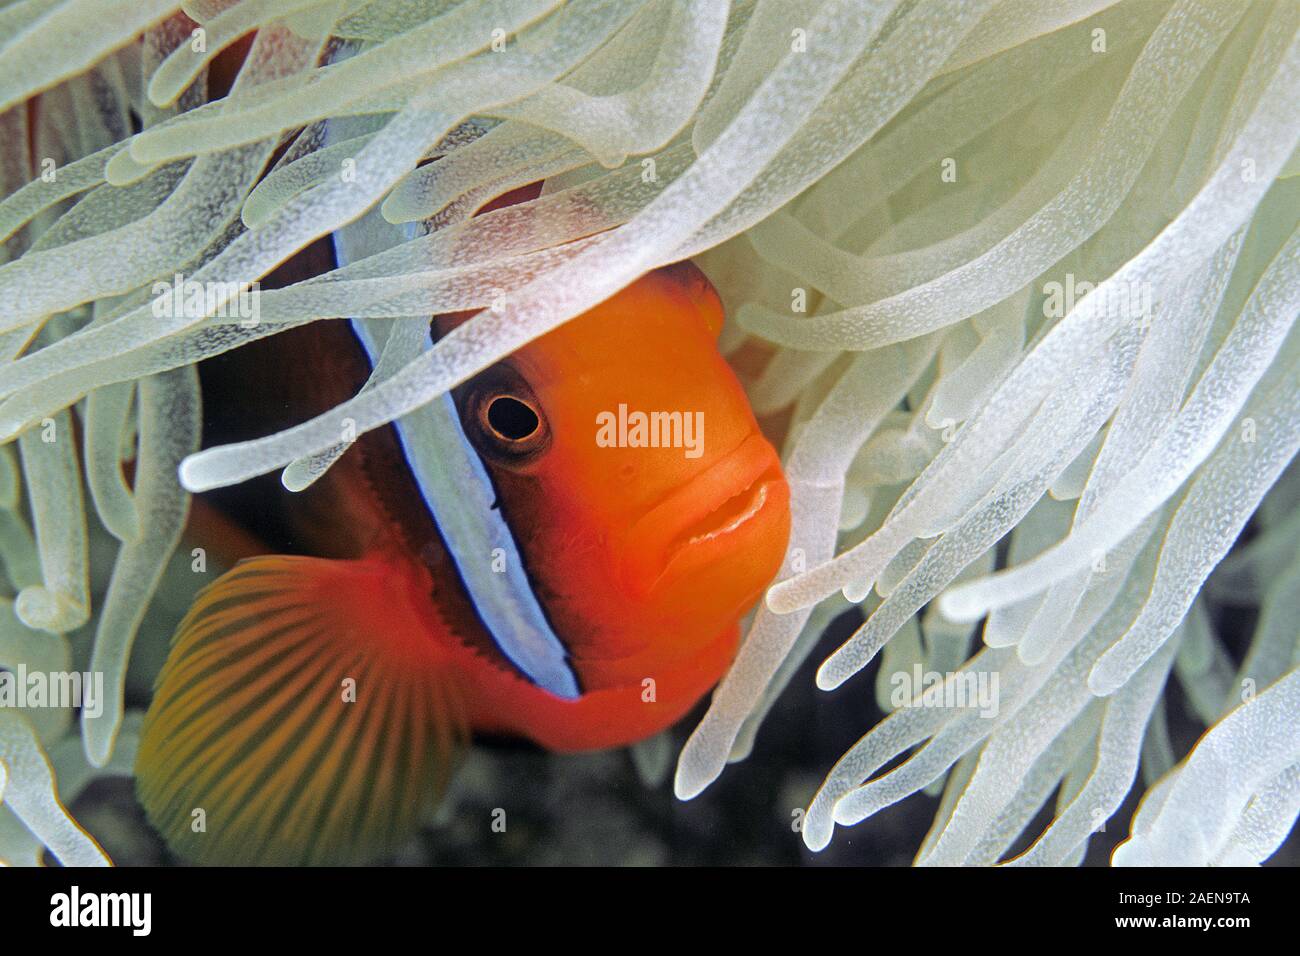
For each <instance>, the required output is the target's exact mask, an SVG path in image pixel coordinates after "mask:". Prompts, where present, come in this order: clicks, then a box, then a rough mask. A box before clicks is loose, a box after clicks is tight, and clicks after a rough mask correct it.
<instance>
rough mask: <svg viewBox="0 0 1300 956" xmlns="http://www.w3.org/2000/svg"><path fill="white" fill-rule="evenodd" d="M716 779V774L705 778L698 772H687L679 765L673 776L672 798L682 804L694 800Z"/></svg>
mask: <svg viewBox="0 0 1300 956" xmlns="http://www.w3.org/2000/svg"><path fill="white" fill-rule="evenodd" d="M716 779H717V774H714V775H713V776H712V777H706V776H705V775H703V774H700V773H698V772H691V771H687V770H686V768H684V767H683V766H682V765H681V764H680V763H679V764H678V765H677V773H676V774H674V775H673V796H675V797H676V798H677V799H678V800H681V801H683V802H685V801H687V800H694V799H695V798H696V797H698V796H699V795H700V794H701V793H703V792H704V791H705V790H706V789H708V786H709V784H711V783H713V781H714V780H716Z"/></svg>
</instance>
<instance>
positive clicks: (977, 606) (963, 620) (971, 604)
mask: <svg viewBox="0 0 1300 956" xmlns="http://www.w3.org/2000/svg"><path fill="white" fill-rule="evenodd" d="M988 612H989V607H988V605H987V604H986V602H984V601H981V600H979V599H978V598H977V597H976V596H975V595H973V594H972V593H971V592H970V591H968V590H966V589H965V588H953V589H952V590H951V591H948V592H946V593H944V594H941V595H940V596H939V613H940V614H941V615H942V616H943V619H944V620H945V621H950V622H952V623H953V624H974V623H975V622H976V621H978V620H979V619H980V618H982V617H983V616H984V615H985V614H987V613H988Z"/></svg>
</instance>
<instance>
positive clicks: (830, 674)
mask: <svg viewBox="0 0 1300 956" xmlns="http://www.w3.org/2000/svg"><path fill="white" fill-rule="evenodd" d="M843 683H844V677H843V676H842V675H840V674H839V673H838V672H837V671H835V670H832V669H831V661H826V662H825V663H824V664H822V666H821V667H819V668H817V689H818V690H835V689H836V688H838V687H839V686H840V685H841V684H843Z"/></svg>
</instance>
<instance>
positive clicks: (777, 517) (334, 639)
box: [137, 263, 790, 863]
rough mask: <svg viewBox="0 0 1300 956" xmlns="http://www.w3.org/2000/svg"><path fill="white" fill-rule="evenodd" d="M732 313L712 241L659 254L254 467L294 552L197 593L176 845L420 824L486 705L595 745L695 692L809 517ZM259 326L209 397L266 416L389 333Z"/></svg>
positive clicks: (503, 726)
mask: <svg viewBox="0 0 1300 956" xmlns="http://www.w3.org/2000/svg"><path fill="white" fill-rule="evenodd" d="M463 318H464V317H454V316H453V317H441V318H439V319H437V320H435V321H434V323H433V325H432V328H431V335H434V336H436V335H438V334H442V333H445V332H446V331H447V330H448V329H450V328H451V327H453V326H454V325H455V324H456V323H457V322H458V321H463ZM721 322H722V307H721V304H720V302H719V300H718V298H717V295H716V293H715V292H714V291H713V289H712V287H711V286H710V285H709V283H708V280H707V279H706V278H705V277H704V276H703V274H702V273H700V272H699V270H698V269H696V268H695V267H694V266H693V265H691V264H689V263H680V264H677V265H674V266H670V267H665V268H662V269H658V270H655V271H654V272H652V273H649V274H648V275H646V276H644V277H642V278H641V279H639V280H637V281H636V282H634V283H633V284H632V285H630V286H629V287H627V288H626V289H624V290H623V291H621V292H619V293H618V294H617V295H615V296H613V297H611V298H610V299H608V300H607V301H605V302H604V303H601V304H600V305H598V306H597V307H595V308H594V309H592V310H591V311H589V312H587V313H585V314H584V315H581V316H579V317H577V318H575V319H573V320H571V321H570V322H568V323H566V324H565V325H563V326H561V327H560V328H558V329H556V330H554V331H552V332H550V333H548V334H547V335H545V336H543V337H541V338H539V339H538V340H536V341H534V342H532V343H530V344H529V345H527V346H525V347H523V348H522V349H520V350H518V351H517V352H515V353H514V354H512V355H511V356H509V357H508V358H507V359H505V360H504V361H502V362H500V363H498V364H497V365H494V366H492V367H491V368H489V369H487V370H485V371H484V372H482V373H480V374H479V375H477V376H475V377H474V378H472V379H471V380H469V381H468V382H466V383H465V384H464V385H463V386H461V387H460V388H458V389H456V390H455V393H454V395H452V396H450V397H449V399H448V402H447V404H446V405H445V406H439V405H437V404H436V403H435V405H433V406H430V407H429V408H427V409H421V410H420V411H417V412H416V413H413V414H412V415H411V416H407V417H406V418H404V419H403V420H402V421H401V422H399V423H396V424H395V425H391V426H385V427H383V428H380V429H376V430H374V431H371V432H368V433H366V434H364V435H362V436H360V437H359V438H358V439H357V440H356V442H355V444H354V445H353V446H352V447H350V448H349V449H348V451H347V452H345V453H344V455H343V456H342V457H341V458H340V459H339V461H337V462H336V463H335V464H334V466H333V467H332V468H331V469H330V470H329V471H327V472H326V473H325V475H324V476H323V477H322V478H321V479H320V480H319V481H318V482H317V483H316V484H314V485H313V486H311V487H310V488H309V489H307V490H306V491H304V492H301V493H296V494H290V493H289V492H286V491H284V490H283V489H275V490H274V491H271V492H269V497H268V496H267V495H268V489H267V487H266V486H265V485H263V486H261V487H260V490H261V492H262V493H263V495H264V497H263V498H261V499H259V500H258V501H257V502H256V504H253V505H252V507H254V508H256V509H258V513H259V515H260V516H261V517H264V518H266V519H267V523H268V525H269V526H270V527H271V528H272V530H273V532H274V533H273V534H271V535H270V537H271V538H272V540H274V541H275V542H276V543H277V544H280V545H282V546H285V549H286V550H289V551H294V552H297V553H290V554H269V555H262V556H257V557H253V558H250V559H248V560H244V561H242V562H240V563H239V564H237V565H236V566H235V567H234V568H233V569H232V570H231V571H229V572H228V573H227V574H225V575H223V576H222V577H221V578H220V579H219V580H217V581H216V582H215V583H214V584H212V585H210V586H209V587H208V588H206V589H205V590H204V591H203V592H201V593H200V595H199V597H198V598H197V599H196V601H195V604H194V606H193V608H192V609H191V611H190V613H189V614H188V615H187V616H186V618H185V620H184V621H183V622H182V623H181V625H180V626H179V628H178V630H177V634H176V636H175V638H174V640H173V647H172V651H171V654H170V656H169V659H168V662H167V664H166V666H165V667H164V669H163V671H162V673H161V674H160V676H159V679H158V682H157V687H156V692H155V697H154V701H153V703H152V705H151V707H150V709H149V711H148V714H147V715H146V720H145V725H144V729H143V736H142V743H141V750H140V755H139V759H138V763H137V779H138V790H139V794H140V797H141V801H142V803H143V805H144V806H145V809H146V811H147V813H148V815H149V817H150V819H151V820H152V821H153V822H154V824H155V825H156V826H157V827H158V829H159V830H160V831H161V832H162V833H163V834H164V836H165V837H166V838H167V839H168V841H169V843H170V844H171V845H172V846H173V848H174V849H176V851H177V852H178V853H179V854H180V855H182V856H184V857H187V858H190V859H193V860H196V861H199V862H209V863H249V862H254V863H339V862H358V861H362V860H365V859H370V858H373V857H375V856H376V855H379V854H382V853H384V852H387V851H391V850H393V849H395V848H397V847H398V846H400V845H401V843H402V842H404V841H405V840H406V839H408V838H409V836H410V834H411V832H412V831H413V830H414V829H415V827H416V826H417V825H418V823H419V822H420V820H421V818H422V816H423V815H424V814H426V813H427V811H428V809H429V807H430V805H431V803H432V802H434V801H435V800H436V798H437V796H438V794H439V793H440V792H441V791H442V790H443V788H444V787H445V785H446V783H447V780H448V779H449V777H450V774H451V773H452V772H453V769H454V766H455V763H456V760H457V756H458V754H459V753H461V752H462V751H463V749H464V747H465V746H466V744H467V742H468V741H469V739H470V738H471V736H472V735H476V734H490V735H505V736H511V737H519V738H523V739H527V740H530V741H533V742H535V743H537V744H539V745H541V746H543V747H545V748H548V749H551V750H554V751H560V752H569V751H580V750H590V749H598V748H605V747H612V746H618V745H624V744H628V743H631V742H634V741H637V740H640V739H643V738H645V737H648V736H650V735H652V734H654V733H656V732H658V731H660V730H663V729H664V728H666V727H668V726H670V725H672V724H673V723H674V722H676V721H677V720H678V719H680V718H681V717H682V716H683V715H684V714H685V713H686V712H687V711H688V710H689V709H690V708H691V707H692V706H694V705H695V703H697V702H698V701H699V700H700V698H701V697H702V696H703V695H704V694H706V693H707V692H708V690H709V689H710V688H711V687H712V686H713V685H714V684H715V683H716V682H717V680H718V679H719V678H720V676H721V675H722V673H723V672H724V671H725V669H726V667H727V666H728V664H729V663H730V661H731V659H732V657H733V655H734V653H735V649H736V643H737V640H738V624H737V622H738V620H739V618H740V616H741V615H742V614H743V613H744V612H745V610H746V609H747V608H748V607H750V606H752V604H753V603H754V602H755V601H756V600H757V598H758V596H759V595H760V593H761V591H762V589H763V588H764V587H765V586H766V585H767V583H769V582H770V580H771V579H772V578H773V576H774V575H775V573H776V571H777V570H778V567H779V565H780V562H781V559H782V556H783V554H784V551H785V546H786V538H787V536H788V532H789V520H790V518H789V499H788V489H787V487H786V484H785V481H784V478H783V476H782V474H781V470H780V465H779V461H778V459H777V456H776V454H775V452H774V450H773V449H772V447H771V445H770V444H769V443H768V442H767V440H766V439H765V438H764V437H763V436H762V434H761V433H760V431H759V429H758V426H757V424H756V422H755V420H754V416H753V414H752V412H751V410H750V408H749V405H748V402H747V400H746V398H745V395H744V393H743V391H742V389H741V387H740V385H739V383H738V382H737V380H736V379H735V376H734V374H733V373H732V371H731V369H730V368H729V366H728V365H727V363H726V362H725V360H724V359H723V358H722V356H721V355H720V354H719V353H718V351H717V348H716V336H717V334H718V332H719V330H720V327H721ZM260 346H265V348H264V350H263V351H262V352H261V353H260V354H259V353H258V352H256V351H255V350H256V349H257V348H258V347H260ZM239 353H246V354H245V355H242V356H241V355H240V354H239ZM239 353H235V356H234V357H232V359H231V360H230V363H229V364H230V367H229V368H227V372H228V373H229V372H231V371H232V369H235V368H237V369H238V372H237V373H235V374H233V375H231V374H227V376H226V378H227V379H230V380H232V381H233V382H234V385H233V386H231V385H229V383H228V384H227V391H228V394H225V395H217V396H216V399H217V400H216V402H212V403H211V405H212V407H220V408H222V409H231V408H234V409H237V411H235V412H233V413H232V417H234V418H238V417H239V414H240V411H239V410H242V413H243V414H244V416H245V418H246V421H245V423H244V424H245V427H247V428H248V429H249V430H250V431H251V432H253V433H256V432H257V431H259V430H261V431H264V430H266V429H267V427H268V424H270V425H271V426H275V425H279V424H281V423H284V424H287V423H289V422H291V421H293V420H301V418H302V417H305V416H307V415H310V414H316V413H318V412H320V411H323V410H325V409H327V408H330V407H333V405H335V404H337V403H338V402H339V401H341V400H344V399H346V398H348V397H350V396H351V395H352V394H355V392H356V390H357V389H358V388H360V386H361V384H362V383H363V382H364V380H365V378H366V376H367V375H368V374H369V372H370V369H371V365H372V363H373V361H374V360H375V357H376V355H377V354H378V353H377V343H376V342H374V341H367V336H366V334H365V332H364V330H363V329H362V328H361V327H360V326H353V324H351V323H347V322H330V323H314V324H313V325H311V326H307V327H304V328H301V329H296V330H292V331H290V332H285V333H282V334H280V335H277V336H275V337H273V338H271V339H268V340H266V341H265V343H258V346H254V347H250V348H247V349H241V350H239ZM218 377H219V376H218ZM208 378H209V377H208V376H205V392H207V391H208V384H209V382H208ZM259 382H260V383H261V386H259ZM232 387H233V389H234V391H233V392H230V391H229V389H230V388H232ZM216 391H218V392H219V391H220V389H219V388H218V389H216ZM255 396H260V399H259V398H255ZM420 415H425V416H426V417H425V418H423V419H422V418H419V417H418V416H420ZM438 416H442V419H441V420H440V421H441V425H440V426H439V427H440V428H441V429H442V431H441V432H440V433H439V434H441V435H442V439H443V440H448V441H449V439H447V435H448V434H449V433H451V434H458V435H459V439H460V441H461V443H462V446H463V447H462V448H460V449H459V450H458V449H457V448H456V447H455V446H454V445H453V444H444V445H443V446H441V452H442V454H440V455H439V456H438V458H437V460H436V461H434V462H433V463H432V464H431V463H430V462H428V461H420V460H417V459H418V458H419V454H418V451H417V448H416V444H417V443H415V442H413V441H412V440H411V439H410V434H411V432H408V431H407V430H408V429H410V430H412V432H413V431H419V429H420V428H426V429H427V428H429V427H431V424H430V423H431V422H434V420H435V419H437V417H438ZM449 423H452V424H454V426H455V427H454V428H450V426H449ZM435 424H436V422H435ZM212 437H214V436H213V435H212V434H211V433H210V434H209V440H211V438H212ZM217 437H219V438H221V439H223V440H224V439H228V438H231V437H233V436H232V434H230V433H226V434H219V435H218V436H217ZM420 447H426V446H420ZM453 460H454V461H456V462H459V463H460V465H459V466H461V470H460V471H456V470H455V468H452V467H451V466H449V465H447V462H448V461H453ZM449 474H450V477H449ZM422 475H423V477H422ZM439 482H441V483H442V487H438V483H439ZM448 486H450V488H451V499H450V500H448ZM435 492H436V494H435ZM435 499H436V500H435ZM268 501H274V502H275V503H276V504H275V506H274V507H271V506H270V505H269V504H268ZM247 506H248V503H247V502H246V507H247ZM272 511H274V512H276V514H271V513H270V512H272ZM461 525H467V526H468V527H469V528H470V531H469V532H464V531H463V529H461V530H457V528H460V526H461ZM465 542H471V543H476V544H475V545H474V546H471V545H469V544H466V543H465ZM484 542H488V543H493V544H496V545H500V546H494V547H491V548H490V549H485V548H483V547H482V545H483V543H484Z"/></svg>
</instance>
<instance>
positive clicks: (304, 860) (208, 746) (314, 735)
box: [136, 555, 468, 865]
mask: <svg viewBox="0 0 1300 956" xmlns="http://www.w3.org/2000/svg"><path fill="white" fill-rule="evenodd" d="M419 597H420V595H419V593H418V589H417V588H415V587H413V586H412V582H411V580H410V576H409V575H406V574H404V573H403V571H402V569H401V568H395V567H394V566H393V564H392V563H390V562H388V561H387V560H383V559H379V558H369V559H364V560H360V561H329V560H322V559H318V558H302V557H284V556H274V555H273V556H267V557H261V558H254V559H252V560H249V561H245V562H242V563H240V564H239V565H237V566H236V567H235V568H234V569H232V570H231V571H230V572H228V573H227V574H225V575H223V576H222V577H221V578H220V579H218V580H217V581H216V582H215V583H214V584H212V585H211V586H210V587H208V588H207V589H205V590H204V591H203V592H201V594H200V595H199V597H198V599H197V601H196V602H195V604H194V607H193V608H192V609H191V610H190V612H189V614H188V615H186V617H185V620H184V621H182V622H181V625H180V627H179V629H178V631H177V633H176V636H175V638H174V641H173V646H172V650H171V655H170V657H169V658H168V661H167V664H166V666H165V667H164V668H163V671H162V673H161V674H160V675H159V678H158V683H157V687H156V689H155V695H154V700H153V703H152V705H151V706H150V708H149V712H148V714H147V716H146V718H145V722H144V729H143V733H142V740H141V746H140V754H139V758H138V760H137V764H136V773H137V786H138V792H139V796H140V800H141V802H142V803H143V805H144V808H145V810H146V812H147V813H148V816H149V819H150V820H151V821H152V822H153V824H154V826H155V827H157V828H158V830H159V831H160V832H161V833H162V834H163V836H164V837H165V838H166V839H167V841H168V843H169V844H170V845H171V847H172V848H173V849H174V850H175V851H176V852H177V853H178V854H179V855H181V856H183V857H185V858H187V859H190V860H193V861H195V862H199V863H209V864H248V863H259V864H279V865H298V864H339V863H355V862H360V861H364V860H367V859H373V858H375V857H376V856H380V855H382V854H384V853H386V852H391V851H393V850H395V849H397V848H399V847H400V846H401V845H402V844H403V843H404V842H405V841H407V840H408V839H409V838H410V837H411V835H412V834H413V832H414V831H415V829H416V828H417V826H418V824H419V822H420V819H421V816H422V815H423V813H424V812H425V811H427V810H428V809H429V808H430V807H431V805H432V804H433V803H434V802H435V801H436V799H437V798H438V796H439V795H440V794H441V791H442V790H443V789H444V787H445V785H446V783H447V781H448V779H449V777H450V775H451V772H452V769H453V767H454V765H455V763H456V760H457V757H458V755H459V753H460V752H461V751H462V750H463V748H464V745H465V743H466V741H467V739H468V727H467V722H466V717H465V709H464V706H463V701H462V698H461V694H460V689H459V687H458V683H457V680H456V674H455V671H454V668H452V666H451V665H450V664H449V663H448V660H447V658H446V655H445V651H443V650H442V648H441V647H440V645H439V644H438V643H437V641H436V640H435V635H433V634H430V633H429V628H428V621H427V619H422V618H421V617H420V614H419V613H418V610H417V608H416V602H417V601H418V600H419Z"/></svg>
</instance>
